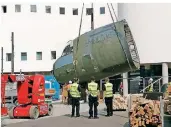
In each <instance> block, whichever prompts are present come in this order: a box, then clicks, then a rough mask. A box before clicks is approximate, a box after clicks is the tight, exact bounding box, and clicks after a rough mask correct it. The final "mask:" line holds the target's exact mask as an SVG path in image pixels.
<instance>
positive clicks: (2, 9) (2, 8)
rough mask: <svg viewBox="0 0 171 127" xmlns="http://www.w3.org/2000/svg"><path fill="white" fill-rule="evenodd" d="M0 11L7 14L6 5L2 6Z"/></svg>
mask: <svg viewBox="0 0 171 127" xmlns="http://www.w3.org/2000/svg"><path fill="white" fill-rule="evenodd" d="M4 7H5V9H6V11H4ZM1 11H2V13H7V5H2V6H1Z"/></svg>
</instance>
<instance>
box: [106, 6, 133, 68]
mask: <svg viewBox="0 0 171 127" xmlns="http://www.w3.org/2000/svg"><path fill="white" fill-rule="evenodd" d="M107 6H108V9H109V12H110V16H111V18H112V21H113V26H114V31H115V33H116V36H117V38H118V40H119V43H120V45H121V47H122V50H123V51H124V54H125V57H126V59H127V62H128V65H129V67H130V69H131V71H132V67H131V65H130V62H129V59H128V56H127V54H126V52H125V49H124V47H123V45H122V43H121V40H120V38H119V36H118V32H117V28H116V25H115V22H114V18H113V16H112V12H111V10H110V7H109V4H108V3H107ZM111 6H112V8H113V5H112V4H111ZM113 12H114V14H115V11H114V8H113ZM115 18H116V20H117V16H116V14H115Z"/></svg>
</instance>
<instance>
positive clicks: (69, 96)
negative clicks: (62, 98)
mask: <svg viewBox="0 0 171 127" xmlns="http://www.w3.org/2000/svg"><path fill="white" fill-rule="evenodd" d="M68 105H71V95H70V92H69V91H68Z"/></svg>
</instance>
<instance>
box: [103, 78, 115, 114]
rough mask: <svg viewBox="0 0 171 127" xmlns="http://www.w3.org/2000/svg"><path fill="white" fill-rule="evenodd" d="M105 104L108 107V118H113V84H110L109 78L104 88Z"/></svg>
mask: <svg viewBox="0 0 171 127" xmlns="http://www.w3.org/2000/svg"><path fill="white" fill-rule="evenodd" d="M103 91H104V97H105V104H106V107H107V115H106V116H107V117H109V116H113V84H112V83H110V82H109V78H105V84H104V86H103Z"/></svg>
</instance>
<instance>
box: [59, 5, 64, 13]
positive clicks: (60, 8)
mask: <svg viewBox="0 0 171 127" xmlns="http://www.w3.org/2000/svg"><path fill="white" fill-rule="evenodd" d="M61 9H64V10H63V11H64V13H61V11H62V10H61ZM59 14H60V15H65V7H59Z"/></svg>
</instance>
